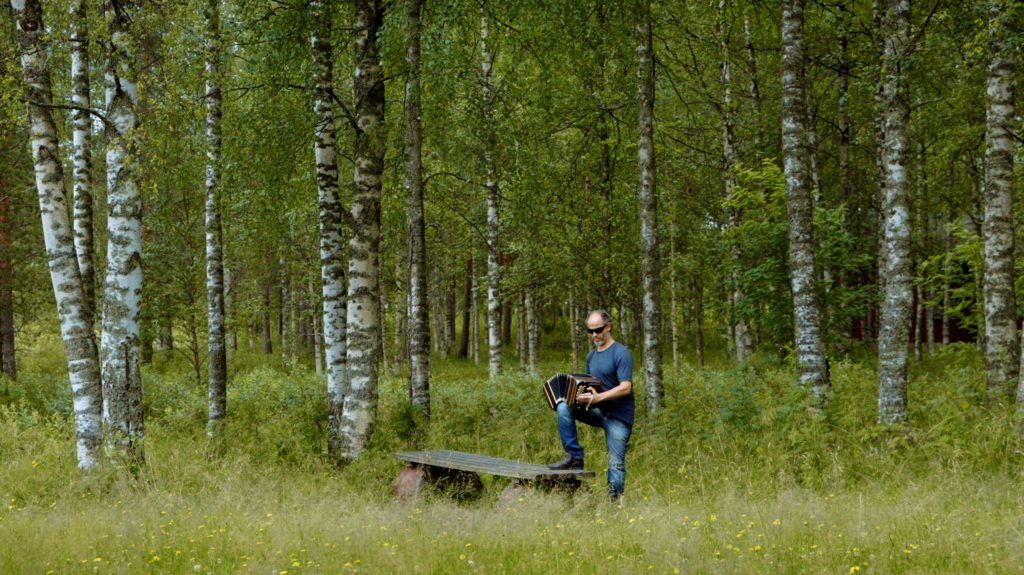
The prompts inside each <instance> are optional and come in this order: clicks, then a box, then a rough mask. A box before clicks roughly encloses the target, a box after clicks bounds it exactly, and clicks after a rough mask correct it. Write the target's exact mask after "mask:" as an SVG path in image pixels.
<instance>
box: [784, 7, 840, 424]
mask: <svg viewBox="0 0 1024 575" xmlns="http://www.w3.org/2000/svg"><path fill="white" fill-rule="evenodd" d="M803 30H804V1H803V0H784V1H783V3H782V156H783V168H784V173H785V178H786V198H787V200H786V209H787V212H788V214H789V267H790V283H791V286H792V291H793V328H794V339H795V347H796V361H797V372H798V374H799V377H800V383H801V385H804V386H805V387H807V388H808V389H810V391H811V394H812V395H813V396H814V402H815V406H816V408H817V409H823V408H824V407H825V404H826V402H827V400H828V397H827V396H828V390H829V387H830V379H829V369H828V360H827V359H826V357H825V350H824V346H823V345H822V339H821V304H820V300H819V296H818V282H817V275H816V274H815V271H814V226H813V223H814V209H813V204H812V202H811V189H810V187H811V181H810V180H811V178H810V174H809V169H810V162H809V157H808V156H809V150H808V145H807V116H806V111H807V107H806V105H805V97H806V96H805V91H806V86H805V78H804V62H805V55H804V32H803Z"/></svg>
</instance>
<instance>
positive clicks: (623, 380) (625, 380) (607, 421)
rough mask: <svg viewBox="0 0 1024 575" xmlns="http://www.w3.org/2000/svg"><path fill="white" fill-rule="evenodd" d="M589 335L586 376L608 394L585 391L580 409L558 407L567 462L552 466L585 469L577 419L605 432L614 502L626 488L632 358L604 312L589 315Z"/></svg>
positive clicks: (559, 405) (630, 416)
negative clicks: (590, 347)
mask: <svg viewBox="0 0 1024 575" xmlns="http://www.w3.org/2000/svg"><path fill="white" fill-rule="evenodd" d="M587 333H589V334H590V338H591V340H592V342H593V344H594V349H592V350H590V353H589V354H588V355H587V373H589V374H590V375H593V376H594V377H597V378H598V379H600V380H601V382H602V383H603V384H604V391H602V392H601V393H594V394H591V393H589V392H586V391H584V392H581V393H580V394H579V395H578V396H577V397H578V399H579V401H580V405H589V409H587V408H571V407H569V406H568V404H566V403H565V402H561V403H559V404H558V405H557V406H556V408H555V412H556V414H557V417H558V434H559V435H560V436H561V438H562V447H563V448H564V449H565V452H566V453H567V455H566V458H565V459H563V460H562V461H560V462H558V463H555V464H554V465H550V466H549V467H550V468H551V469H583V447H582V446H581V445H580V442H579V439H578V438H577V435H576V421H582V422H583V423H586V424H587V425H592V426H594V427H600V428H602V429H604V441H605V445H606V446H607V447H608V492H609V494H610V495H611V497H612V500H613V501H615V500H617V499H618V498H619V496H620V495H622V492H623V491H624V489H625V485H626V444H628V443H629V435H630V433H631V432H632V430H633V412H634V409H635V402H634V401H633V356H632V355H630V353H629V350H628V349H626V346H624V345H622V344H621V343H618V342H617V341H615V339H614V338H612V317H611V316H610V315H609V314H608V312H606V311H604V310H595V311H592V312H590V315H588V316H587Z"/></svg>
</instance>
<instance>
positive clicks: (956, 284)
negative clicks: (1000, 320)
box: [918, 224, 985, 335]
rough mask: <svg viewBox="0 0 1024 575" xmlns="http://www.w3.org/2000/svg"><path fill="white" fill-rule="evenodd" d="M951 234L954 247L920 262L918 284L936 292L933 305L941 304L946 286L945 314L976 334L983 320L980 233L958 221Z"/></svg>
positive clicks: (982, 245) (981, 243)
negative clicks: (947, 297) (947, 299)
mask: <svg viewBox="0 0 1024 575" xmlns="http://www.w3.org/2000/svg"><path fill="white" fill-rule="evenodd" d="M950 233H951V235H952V236H953V237H954V238H956V242H955V243H954V245H953V248H952V249H950V250H949V251H947V252H945V253H941V254H938V255H935V256H932V257H930V258H928V259H927V260H925V261H924V262H922V263H921V265H920V266H919V269H918V285H919V286H920V287H923V288H924V289H926V290H928V292H929V293H932V294H935V298H933V299H932V301H930V302H929V304H930V305H936V306H942V305H943V301H942V298H943V297H944V288H945V287H946V286H949V305H948V306H947V307H946V308H945V310H946V313H947V314H948V315H949V317H950V318H952V319H954V320H956V321H957V322H958V323H959V325H960V326H961V327H963V328H964V329H966V330H968V331H969V332H971V333H972V334H975V335H977V334H978V333H980V330H981V329H983V326H984V323H985V316H984V309H983V307H984V306H983V303H982V291H981V290H982V277H981V274H982V269H983V268H982V266H983V251H984V247H985V244H984V241H983V240H982V238H981V236H980V235H979V234H977V233H975V232H972V231H970V230H968V229H967V228H965V227H964V226H962V225H959V224H957V225H954V226H953V227H952V230H951V231H950Z"/></svg>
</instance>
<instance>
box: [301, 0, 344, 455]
mask: <svg viewBox="0 0 1024 575" xmlns="http://www.w3.org/2000/svg"><path fill="white" fill-rule="evenodd" d="M325 4H326V2H325V0H312V1H311V2H310V4H309V10H310V13H311V16H312V19H313V32H312V34H311V35H310V43H311V45H312V55H313V69H314V74H315V86H316V89H315V92H314V104H313V110H314V112H315V113H316V118H317V124H316V128H315V130H314V153H315V157H316V183H317V201H318V204H319V206H318V209H319V226H320V280H321V289H322V293H323V342H324V358H325V363H326V366H325V367H326V371H327V402H328V407H329V410H330V420H329V422H328V451H329V452H330V453H331V456H332V457H334V458H339V457H341V454H342V452H343V449H342V444H341V438H342V424H341V422H342V411H343V409H344V404H345V393H346V389H347V371H348V370H347V366H346V363H347V349H346V345H347V342H346V332H347V331H348V330H347V325H346V322H347V318H346V298H347V294H346V293H345V290H346V285H345V284H346V282H345V238H344V236H343V235H342V228H341V218H342V210H343V208H342V205H341V200H340V199H339V196H338V155H337V148H336V146H337V144H336V137H337V134H336V129H335V125H334V102H333V100H332V96H333V94H334V91H333V90H334V88H333V77H334V46H333V44H332V43H331V30H332V26H331V13H330V11H329V10H328V9H327V6H326V5H325Z"/></svg>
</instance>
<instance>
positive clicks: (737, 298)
mask: <svg viewBox="0 0 1024 575" xmlns="http://www.w3.org/2000/svg"><path fill="white" fill-rule="evenodd" d="M728 7H729V5H728V2H727V0H719V3H718V27H719V28H718V47H719V50H720V51H721V55H722V67H721V82H722V109H721V115H722V169H723V180H724V182H725V197H726V199H727V200H728V201H730V202H732V201H734V200H735V197H734V195H735V187H736V181H735V176H734V174H733V164H735V163H736V152H735V148H736V146H735V138H734V136H733V116H734V114H733V112H734V109H733V103H732V62H730V60H729V43H728V35H729V23H728V17H729V16H728ZM742 218H743V214H741V213H740V210H739V209H738V208H735V207H733V208H730V209H729V227H730V228H736V227H738V226H739V225H740V222H741V221H742ZM729 257H730V259H731V260H732V269H733V273H732V305H733V310H734V319H733V323H734V325H733V330H732V331H733V346H734V347H735V349H736V361H737V362H738V363H743V362H745V361H746V360H747V358H748V357H750V355H751V354H752V353H754V338H753V336H752V334H751V332H750V325H749V324H748V323H747V320H746V319H743V318H741V317H740V316H739V312H738V311H736V310H738V309H739V308H740V307H742V306H743V303H744V300H745V299H746V296H745V295H744V294H743V288H742V287H741V286H740V281H739V276H740V266H741V264H742V261H743V251H742V249H741V247H740V244H739V240H738V239H734V240H733V242H732V244H731V245H730V246H729ZM673 301H674V299H673ZM673 363H677V361H676V356H675V354H674V353H673Z"/></svg>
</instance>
